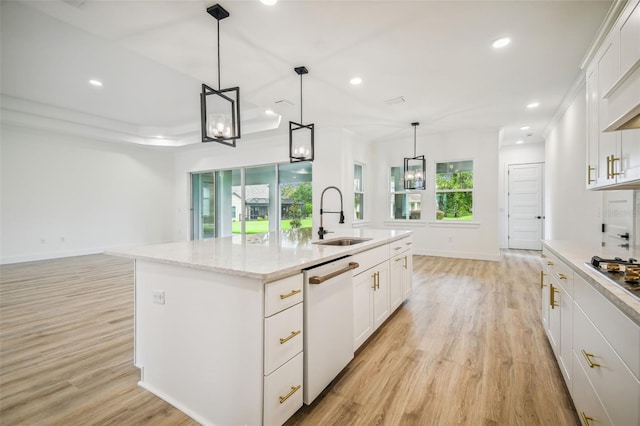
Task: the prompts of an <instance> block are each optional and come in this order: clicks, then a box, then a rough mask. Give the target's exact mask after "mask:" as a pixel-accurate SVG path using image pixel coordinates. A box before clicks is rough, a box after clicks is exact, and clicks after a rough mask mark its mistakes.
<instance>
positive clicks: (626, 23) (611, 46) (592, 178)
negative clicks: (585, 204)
mask: <svg viewBox="0 0 640 426" xmlns="http://www.w3.org/2000/svg"><path fill="white" fill-rule="evenodd" d="M639 3H640V2H638V0H634V1H630V2H629V3H628V4H627V6H626V7H625V9H624V10H623V11H622V13H621V14H620V16H619V18H618V20H617V21H616V23H615V24H614V26H613V28H612V30H611V31H610V33H609V34H608V36H607V38H606V39H605V41H604V43H603V44H602V45H601V47H600V49H599V50H598V52H597V54H596V55H595V57H594V59H593V61H592V63H591V64H590V65H589V66H588V67H587V72H586V84H587V89H586V90H587V140H586V144H587V159H586V160H587V161H586V163H587V167H586V187H587V188H588V189H603V188H609V187H610V188H611V189H616V188H621V189H622V188H627V187H635V186H638V185H640V129H633V130H623V131H612V132H611V131H605V130H607V129H608V128H609V127H610V126H611V124H612V123H614V122H615V121H617V120H619V119H621V117H623V116H624V115H625V114H626V113H628V112H629V111H630V110H631V109H632V108H633V107H635V106H637V105H638V100H639V99H640V53H639V52H640V6H638V4H639Z"/></svg>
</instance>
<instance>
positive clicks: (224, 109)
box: [200, 4, 240, 147]
mask: <svg viewBox="0 0 640 426" xmlns="http://www.w3.org/2000/svg"><path fill="white" fill-rule="evenodd" d="M207 13H209V15H211V16H213V17H214V18H216V21H218V89H217V90H216V89H213V88H211V87H209V86H207V85H206V84H202V93H201V94H200V124H201V126H202V142H218V143H221V144H223V145H228V146H233V147H235V146H236V139H240V88H239V87H232V88H229V89H221V88H220V20H222V19H224V18H227V17H229V12H227V11H226V10H225V9H224V8H223V7H222V6H220V5H219V4H216V5H214V6H211V7H209V8H207Z"/></svg>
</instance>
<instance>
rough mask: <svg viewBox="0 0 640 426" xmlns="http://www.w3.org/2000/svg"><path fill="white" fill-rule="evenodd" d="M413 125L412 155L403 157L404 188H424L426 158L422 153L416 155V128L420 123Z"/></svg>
mask: <svg viewBox="0 0 640 426" xmlns="http://www.w3.org/2000/svg"><path fill="white" fill-rule="evenodd" d="M411 125H412V126H413V157H410V158H406V157H405V159H404V189H418V190H424V189H425V176H426V164H427V162H426V160H425V159H424V155H416V129H417V127H418V126H419V125H420V123H417V122H416V123H411Z"/></svg>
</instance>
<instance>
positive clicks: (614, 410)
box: [573, 306, 640, 425]
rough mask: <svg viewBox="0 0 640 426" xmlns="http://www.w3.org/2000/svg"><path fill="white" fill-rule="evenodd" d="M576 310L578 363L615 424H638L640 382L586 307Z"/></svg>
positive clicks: (574, 344)
mask: <svg viewBox="0 0 640 426" xmlns="http://www.w3.org/2000/svg"><path fill="white" fill-rule="evenodd" d="M573 312H574V321H573V323H574V337H573V351H574V356H575V357H577V358H578V360H579V361H578V362H576V363H574V364H579V365H580V366H581V367H582V369H583V370H584V372H585V373H586V375H587V377H588V378H589V381H590V382H591V384H592V385H593V388H594V390H595V392H596V394H597V395H598V398H599V399H600V401H601V402H602V405H603V406H604V408H605V410H606V411H607V413H608V415H609V417H610V419H611V422H612V423H613V424H616V425H637V424H638V420H639V417H638V415H639V407H638V401H639V400H640V382H638V380H637V379H636V378H635V377H634V375H633V374H632V373H631V371H629V369H628V368H627V367H626V366H625V364H624V362H622V360H621V359H620V358H619V357H618V355H617V354H616V352H615V351H614V350H613V348H612V347H611V346H610V345H609V344H608V343H607V341H606V340H605V339H604V338H603V337H602V335H600V333H599V332H598V330H597V329H596V328H595V326H594V325H593V324H592V323H591V321H590V320H589V319H588V318H587V316H586V315H585V314H584V313H583V312H582V310H581V309H580V308H579V307H578V306H576V307H575V309H574V310H573ZM597 364H599V365H597ZM574 389H575V386H574Z"/></svg>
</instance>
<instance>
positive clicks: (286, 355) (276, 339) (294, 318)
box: [264, 303, 303, 375]
mask: <svg viewBox="0 0 640 426" xmlns="http://www.w3.org/2000/svg"><path fill="white" fill-rule="evenodd" d="M302 305H303V304H302V303H298V304H297V305H295V306H292V307H290V308H289V309H287V310H285V311H282V312H280V313H279V314H277V315H274V316H272V317H270V318H266V319H265V320H264V374H265V375H268V374H271V372H273V371H274V370H275V369H277V368H278V367H280V366H281V365H282V364H284V363H285V362H287V361H289V360H290V359H291V358H293V357H294V356H295V355H296V354H298V353H299V352H301V351H302V336H303V332H302Z"/></svg>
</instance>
